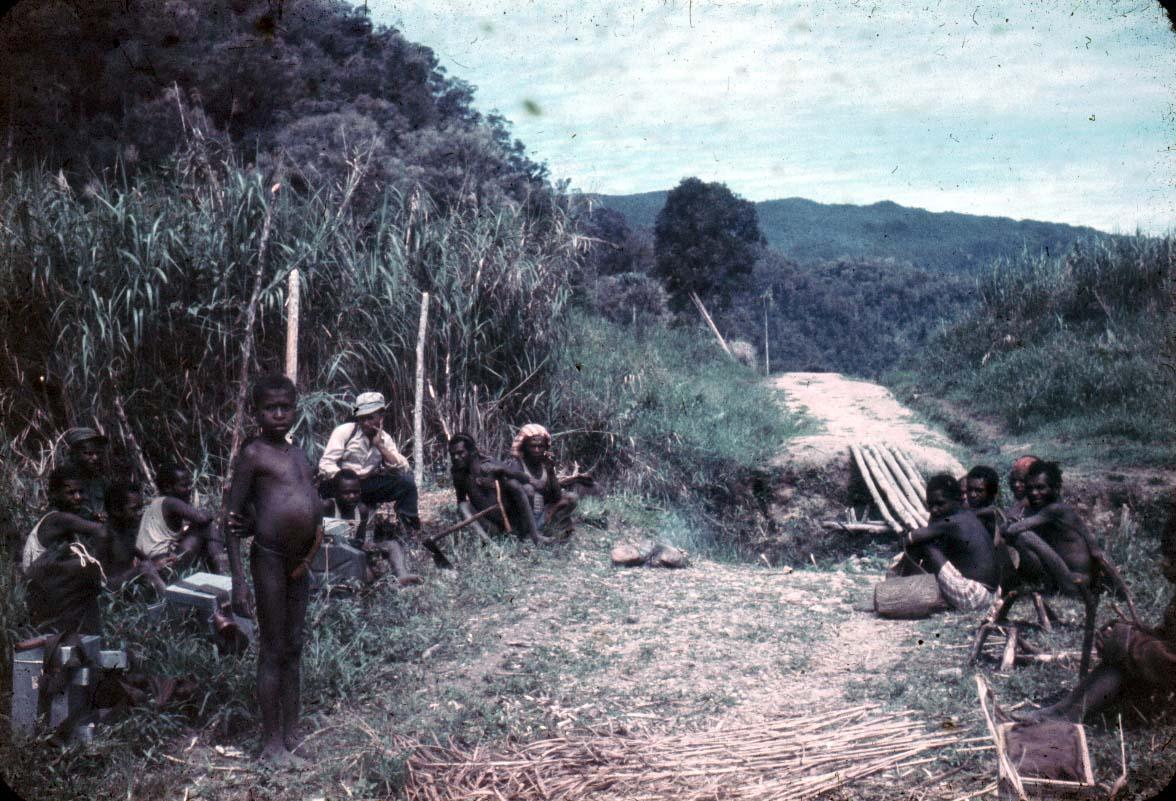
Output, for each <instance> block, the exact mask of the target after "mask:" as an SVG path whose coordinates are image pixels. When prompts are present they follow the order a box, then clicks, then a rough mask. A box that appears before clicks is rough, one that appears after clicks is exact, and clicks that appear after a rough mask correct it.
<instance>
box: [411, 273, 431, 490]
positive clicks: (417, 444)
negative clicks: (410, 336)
mask: <svg viewBox="0 0 1176 801" xmlns="http://www.w3.org/2000/svg"><path fill="white" fill-rule="evenodd" d="M428 322H429V293H428V292H422V293H421V324H420V327H419V328H418V329H417V351H416V360H417V362H416V399H415V401H414V403H413V410H412V477H413V479H414V480H415V481H416V485H417V486H418V487H419V486H420V485H421V480H422V479H423V478H424V476H425V435H424V420H423V417H424V403H425V328H426V326H427V325H428Z"/></svg>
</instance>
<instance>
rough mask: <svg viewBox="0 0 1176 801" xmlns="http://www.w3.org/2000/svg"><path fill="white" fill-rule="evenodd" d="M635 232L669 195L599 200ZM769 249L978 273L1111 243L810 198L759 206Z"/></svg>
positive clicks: (1058, 229) (1009, 223)
mask: <svg viewBox="0 0 1176 801" xmlns="http://www.w3.org/2000/svg"><path fill="white" fill-rule="evenodd" d="M595 197H596V198H597V199H598V200H599V201H600V202H602V203H603V204H604V205H605V206H608V207H609V208H612V209H614V210H616V211H618V212H620V213H621V214H622V215H624V217H625V219H626V221H627V222H628V223H629V225H630V226H632V227H634V228H639V227H650V228H652V227H653V223H654V220H655V219H656V218H657V214H658V212H659V211H660V210H661V208H662V206H663V205H664V203H665V198H666V192H644V193H641V194H636V195H596V196H595ZM755 210H756V213H757V215H758V216H759V225H760V229H761V230H762V231H763V233H764V236H765V237H766V238H767V240H768V244H769V245H771V246H772V247H773V248H775V249H777V250H779V251H780V252H781V253H783V254H784V255H785V256H787V257H788V258H790V259H793V260H794V261H797V262H800V263H811V262H817V261H826V260H833V259H838V258H841V257H849V258H851V259H871V260H874V259H882V258H893V259H897V260H899V261H908V262H911V263H912V264H914V265H916V266H918V267H923V268H926V269H933V270H944V271H949V272H954V271H960V272H972V271H973V269H975V268H979V267H984V266H986V265H988V264H990V263H991V262H992V261H993V260H995V259H997V258H1016V257H1017V256H1019V255H1020V254H1021V253H1022V252H1023V251H1024V250H1028V251H1029V252H1030V253H1032V254H1038V253H1043V252H1045V251H1048V252H1049V253H1050V254H1060V253H1065V252H1066V251H1067V250H1069V248H1070V246H1071V245H1073V244H1074V243H1075V242H1077V241H1080V240H1084V239H1088V238H1090V237H1094V236H1102V237H1105V236H1106V235H1105V234H1103V233H1102V232H1100V231H1096V230H1095V229H1093V228H1086V227H1076V226H1072V225H1064V224H1062V223H1047V222H1038V221H1035V220H1013V219H1009V218H1008V217H983V216H979V215H974V214H957V213H955V212H930V211H926V210H924V209H914V208H908V207H906V206H900V205H898V204H897V203H891V202H890V201H883V202H881V203H874V204H871V205H869V206H852V205H846V204H825V203H816V202H814V201H811V200H805V199H804V198H795V197H794V198H786V199H784V200H766V201H762V202H759V203H756V204H755Z"/></svg>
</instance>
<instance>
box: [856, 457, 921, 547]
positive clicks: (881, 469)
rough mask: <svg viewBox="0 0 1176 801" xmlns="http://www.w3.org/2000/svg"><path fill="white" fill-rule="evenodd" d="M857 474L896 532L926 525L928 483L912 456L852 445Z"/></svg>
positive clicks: (887, 522) (884, 517) (884, 518)
mask: <svg viewBox="0 0 1176 801" xmlns="http://www.w3.org/2000/svg"><path fill="white" fill-rule="evenodd" d="M849 450H850V453H851V454H852V455H853V460H854V463H855V464H856V465H857V469H858V472H859V473H860V474H861V476H862V480H863V481H864V482H865V484H866V489H867V490H869V492H870V497H871V498H873V500H874V505H875V506H876V507H877V508H878V512H879V513H880V514H881V515H882V518H883V520H885V521H886V525H887V526H889V527H890V529H891V530H892V531H894V532H901V531H904V530H906V529H914V528H921V527H923V526H925V525H927V521H928V520H929V519H930V515H929V514H928V513H927V483H926V481H924V480H923V476H922V475H921V474H920V473H919V470H918V468H917V467H915V463H914V461H913V460H912V459H911V457H910V455H909V454H907V453H905V452H904V451H902V450H900V449H898V448H894V447H891V446H888V445H878V444H866V445H851V446H850V448H849Z"/></svg>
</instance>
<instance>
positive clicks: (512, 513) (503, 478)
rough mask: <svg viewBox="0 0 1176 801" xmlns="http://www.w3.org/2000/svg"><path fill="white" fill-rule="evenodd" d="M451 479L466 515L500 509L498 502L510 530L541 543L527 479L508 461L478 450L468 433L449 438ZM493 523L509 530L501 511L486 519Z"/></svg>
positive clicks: (459, 504)
mask: <svg viewBox="0 0 1176 801" xmlns="http://www.w3.org/2000/svg"><path fill="white" fill-rule="evenodd" d="M449 460H450V476H451V477H452V478H453V490H454V492H455V493H456V494H457V505H458V507H459V508H461V510H462V512H463V513H464V514H466V515H473V514H477V513H478V512H482V511H484V510H486V509H492V508H494V507H496V506H498V503H499V500H500V499H501V501H502V507H503V508H504V509H505V510H506V514H507V516H508V517H509V518H510V526H509V527H510V528H513V530H514V531H516V532H518V534H519V536H520V537H528V538H529V539H531V541H533V542H536V543H539V542H541V539H540V535H539V532H538V530H537V528H536V526H535V520H534V517H533V516H532V515H531V513H530V504H529V502H528V500H527V496H526V493H525V492H524V491H523V484H524V483H525V482H526V481H528V476H527V474H526V473H524V472H523V471H521V470H518V469H516V467H515V466H514V465H512V464H511V463H509V462H500V461H498V460H497V459H492V458H490V457H489V456H485V455H483V454H482V453H480V452H479V451H478V445H477V443H476V442H474V438H473V437H471V436H470V435H469V434H464V433H458V434H454V435H453V436H452V437H450V439H449ZM485 519H487V520H488V521H489V522H490V523H493V524H494V525H496V526H498V527H499V528H501V529H503V530H504V531H505V530H506V529H507V528H508V526H507V521H505V520H503V518H502V513H501V512H500V511H496V512H491V513H490V514H488V515H487V516H486V518H485Z"/></svg>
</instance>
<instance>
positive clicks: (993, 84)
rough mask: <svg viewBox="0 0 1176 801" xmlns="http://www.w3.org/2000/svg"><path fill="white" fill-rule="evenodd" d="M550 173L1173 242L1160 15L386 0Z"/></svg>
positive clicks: (1154, 9) (1168, 91)
mask: <svg viewBox="0 0 1176 801" xmlns="http://www.w3.org/2000/svg"><path fill="white" fill-rule="evenodd" d="M369 8H370V9H371V13H372V16H373V17H374V19H375V20H376V21H377V22H381V23H385V24H390V25H394V26H395V27H397V28H400V29H401V30H402V31H403V32H404V33H405V34H406V36H407V37H408V38H409V39H411V40H414V41H418V42H420V43H422V44H425V45H428V46H429V47H431V48H433V50H434V51H435V52H436V53H437V56H438V58H439V59H440V61H441V63H442V65H443V66H444V67H445V68H446V70H447V71H448V72H449V73H450V74H451V75H454V76H456V77H459V78H462V79H464V80H466V81H469V82H470V83H472V84H473V85H475V86H476V87H477V89H478V92H477V106H478V107H479V108H480V109H482V110H484V111H489V110H492V109H497V110H498V111H500V112H501V113H502V114H504V115H505V116H506V117H507V118H508V119H510V120H511V121H512V122H513V123H514V133H515V135H516V136H517V137H518V138H519V139H521V140H522V141H523V142H524V143H525V144H526V145H527V147H528V150H529V151H530V153H531V155H532V157H534V158H536V159H538V160H541V161H545V162H546V163H547V164H548V166H549V168H550V169H551V173H552V176H553V177H554V178H567V179H570V181H571V183H572V186H573V187H575V188H578V189H581V190H583V191H587V192H604V193H610V194H619V193H629V192H643V191H650V190H655V189H668V188H672V187H673V186H674V185H676V184H677V183H678V181H679V180H680V179H682V178H683V177H686V176H689V175H695V176H698V177H699V178H702V179H703V180H707V181H723V182H724V183H726V184H727V185H728V186H729V187H730V188H731V189H732V190H733V191H735V192H737V193H739V194H740V195H742V196H744V197H746V198H749V199H751V200H767V199H771V198H782V197H794V196H798V197H806V198H811V199H813V200H817V201H821V202H825V203H859V204H862V203H873V202H876V201H879V200H893V201H895V202H897V203H901V204H903V205H908V206H919V207H922V208H927V209H931V210H933V211H960V212H966V213H972V214H992V215H1001V216H1009V217H1014V218H1032V219H1041V220H1050V221H1056V222H1068V223H1073V224H1083V225H1092V226H1095V227H1097V228H1101V229H1103V230H1108V231H1124V232H1130V231H1134V230H1135V228H1136V227H1140V228H1142V229H1143V230H1144V231H1147V232H1151V233H1161V232H1164V231H1168V230H1171V229H1174V228H1176V34H1173V33H1172V31H1171V29H1170V28H1169V27H1168V24H1167V21H1166V19H1165V17H1164V16H1163V12H1162V11H1161V10H1160V7H1159V4H1158V3H1156V2H1154V1H1152V0H1148V1H1147V2H1144V1H1143V0H1136V2H1113V1H1112V0H1101V2H1081V1H1080V0H1070V1H1069V2H1050V1H1049V0H1039V1H1037V2H1032V3H1028V2H1005V3H992V2H982V1H981V0H971V1H970V2H955V1H954V0H942V2H935V0H929V1H928V2H920V3H908V2H905V1H904V0H898V1H897V2H896V1H895V0H890V1H889V2H887V1H885V0H877V2H872V1H871V0H860V1H851V0H827V1H826V2H819V3H818V2H812V3H804V2H754V1H753V0H747V2H740V1H739V0H724V2H712V1H710V0H693V2H691V0H650V1H649V2H644V3H642V2H629V1H628V0H616V1H615V2H612V3H608V2H598V0H580V2H575V3H571V2H569V3H562V2H561V3H554V2H537V1H528V0H513V2H502V1H500V0H480V1H479V2H469V1H468V0H395V1H393V0H374V1H372V2H369Z"/></svg>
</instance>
